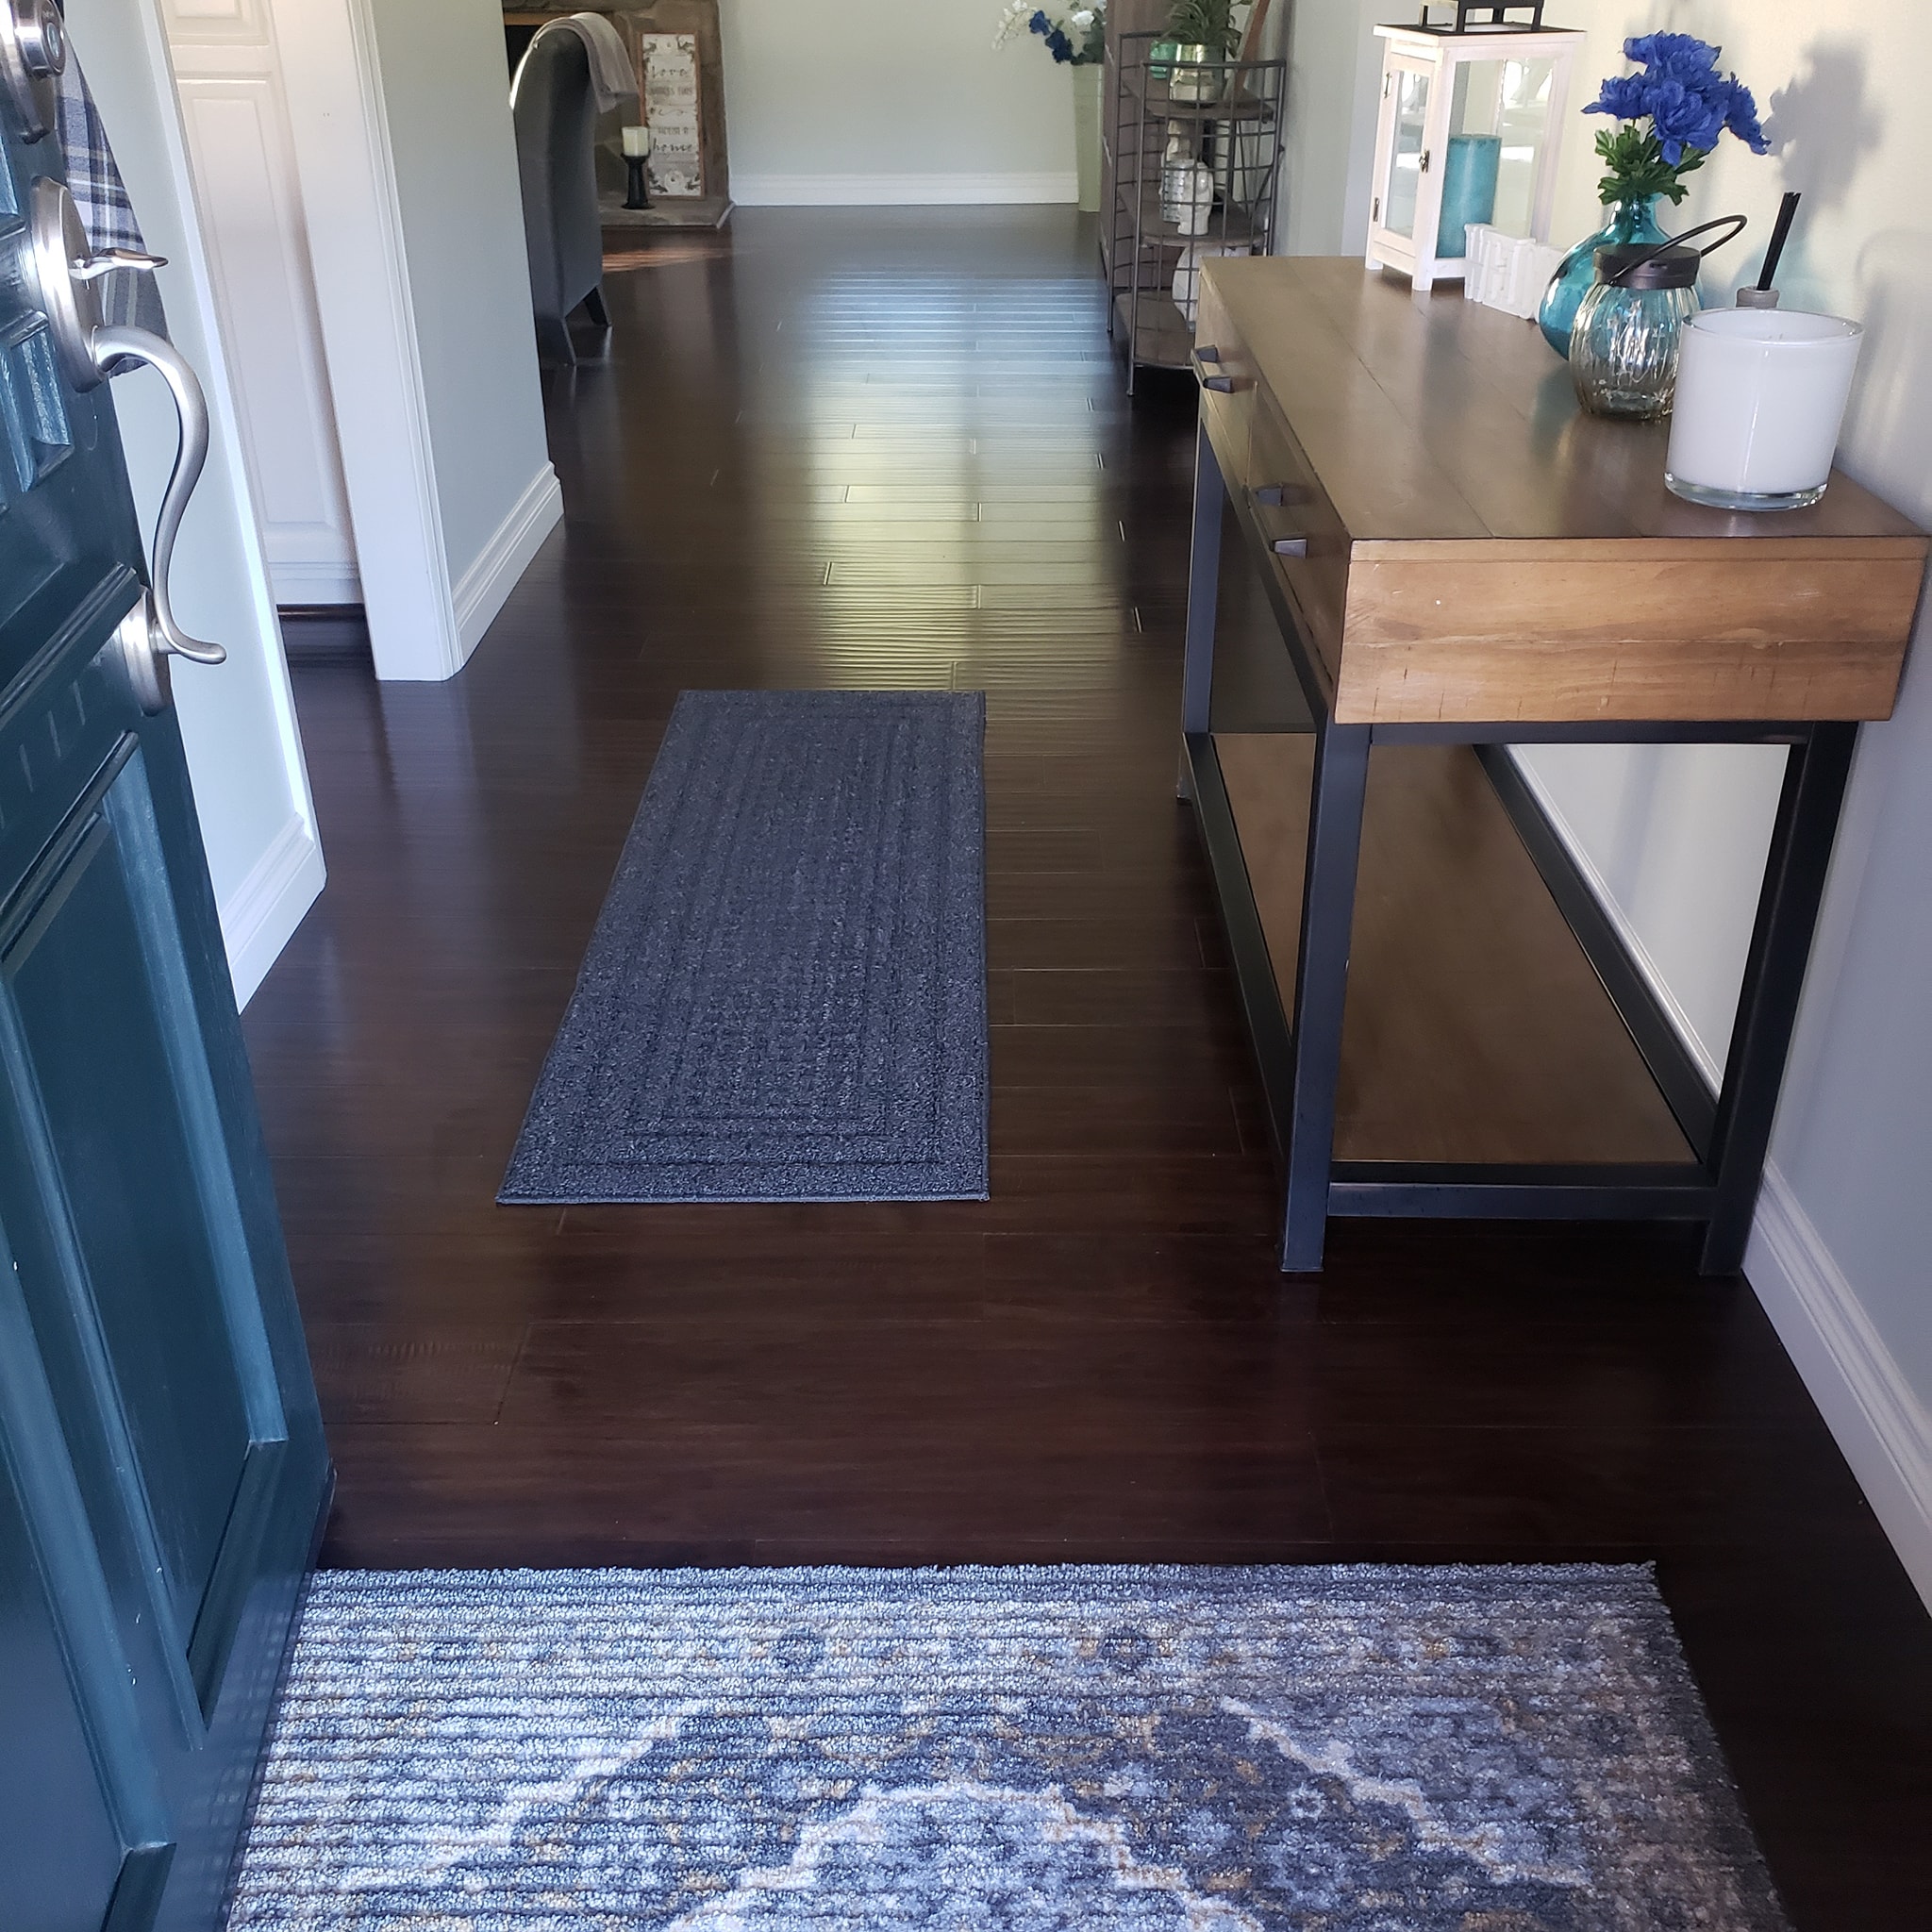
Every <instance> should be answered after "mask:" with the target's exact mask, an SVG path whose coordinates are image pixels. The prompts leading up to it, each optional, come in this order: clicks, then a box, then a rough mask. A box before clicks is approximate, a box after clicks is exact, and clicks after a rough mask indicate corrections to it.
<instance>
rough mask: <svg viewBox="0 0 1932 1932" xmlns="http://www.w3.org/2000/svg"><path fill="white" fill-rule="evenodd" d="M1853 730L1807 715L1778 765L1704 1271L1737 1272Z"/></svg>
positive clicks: (1717, 1135) (1715, 1144)
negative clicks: (1779, 780)
mask: <svg viewBox="0 0 1932 1932" xmlns="http://www.w3.org/2000/svg"><path fill="white" fill-rule="evenodd" d="M1857 738H1858V727H1857V725H1856V724H1814V725H1812V726H1811V727H1810V728H1809V730H1808V732H1807V735H1806V737H1805V738H1804V740H1803V741H1800V742H1799V743H1797V744H1795V745H1793V746H1792V747H1791V750H1790V758H1789V760H1788V762H1787V764H1786V766H1785V783H1784V791H1783V792H1782V793H1781V794H1780V796H1779V798H1778V806H1777V819H1776V822H1775V824H1774V828H1773V831H1772V835H1771V856H1770V858H1768V859H1767V860H1766V862H1765V869H1764V890H1763V891H1762V892H1761V893H1760V894H1759V896H1758V901H1757V924H1756V926H1755V927H1754V928H1753V930H1752V934H1751V951H1750V954H1749V957H1748V959H1747V961H1746V964H1745V968H1744V986H1743V990H1742V991H1741V992H1740V994H1739V997H1738V1018H1737V1024H1735V1026H1734V1027H1733V1028H1732V1032H1731V1050H1730V1053H1729V1055H1728V1057H1727V1058H1726V1061H1725V1065H1724V1091H1722V1093H1721V1094H1720V1095H1719V1096H1718V1106H1717V1119H1716V1122H1715V1124H1713V1127H1712V1129H1711V1141H1710V1157H1709V1159H1710V1168H1711V1172H1712V1174H1714V1176H1715V1178H1716V1181H1717V1203H1716V1206H1715V1208H1713V1209H1712V1212H1711V1218H1710V1225H1709V1226H1708V1228H1707V1230H1706V1232H1705V1239H1704V1257H1703V1261H1702V1264H1701V1265H1702V1270H1703V1272H1704V1273H1705V1274H1736V1273H1737V1271H1738V1270H1739V1269H1740V1268H1741V1267H1742V1266H1743V1263H1744V1244H1745V1242H1746V1241H1748V1240H1749V1239H1750V1234H1751V1215H1752V1210H1753V1208H1755V1207H1756V1205H1757V1185H1758V1181H1759V1179H1760V1178H1761V1176H1762V1173H1763V1168H1764V1158H1765V1155H1766V1153H1767V1152H1768V1151H1769V1149H1770V1146H1771V1128H1772V1121H1773V1118H1774V1115H1775V1113H1776V1110H1777V1094H1778V1086H1779V1083H1780V1082H1781V1081H1782V1080H1783V1078H1784V1071H1785V1056H1786V1053H1787V1051H1788V1050H1789V1048H1790V1042H1791V1029H1792V1027H1793V1026H1794V1025H1795V1024H1797V1018H1798V996H1799V994H1800V993H1801V992H1802V991H1803V990H1804V985H1805V968H1806V966H1807V963H1808V961H1809V959H1810V957H1811V939H1812V935H1813V933H1814V932H1815V931H1816V930H1817V926H1818V909H1819V906H1820V904H1821V903H1822V901H1823V899H1824V879H1825V874H1826V873H1827V871H1828V870H1829V868H1830V865H1831V847H1832V841H1833V840H1834V839H1835V838H1836V836H1837V834H1838V821H1839V808H1840V806H1841V805H1842V804H1843V802H1844V792H1845V782H1846V780H1847V779H1848V778H1849V776H1850V775H1851V768H1852V750H1853V747H1854V746H1855V745H1856V744H1857Z"/></svg>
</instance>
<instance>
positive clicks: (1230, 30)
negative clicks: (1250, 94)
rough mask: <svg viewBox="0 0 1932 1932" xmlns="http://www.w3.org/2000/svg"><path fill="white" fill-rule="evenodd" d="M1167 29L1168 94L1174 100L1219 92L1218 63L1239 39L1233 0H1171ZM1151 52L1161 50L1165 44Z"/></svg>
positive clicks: (1227, 56)
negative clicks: (1170, 49) (1170, 51)
mask: <svg viewBox="0 0 1932 1932" xmlns="http://www.w3.org/2000/svg"><path fill="white" fill-rule="evenodd" d="M1167 30H1168V33H1169V34H1170V35H1171V36H1172V37H1173V39H1174V42H1175V45H1174V63H1175V65H1174V75H1173V77H1172V78H1171V79H1170V81H1169V82H1168V90H1167V91H1168V93H1169V95H1170V96H1171V97H1172V98H1173V99H1174V100H1177V101H1211V100H1213V99H1214V98H1215V97H1216V95H1218V94H1219V93H1220V92H1221V79H1222V76H1221V75H1220V72H1219V64H1220V63H1221V62H1222V61H1224V60H1229V59H1232V58H1234V54H1235V51H1236V49H1237V48H1239V47H1240V45H1241V28H1240V27H1239V26H1237V25H1235V18H1234V0H1174V10H1173V12H1171V13H1170V14H1169V15H1168V17H1167ZM1154 51H1155V52H1156V53H1157V54H1163V53H1165V51H1166V48H1165V44H1164V43H1163V44H1162V45H1159V46H1157V47H1156V48H1155V49H1154ZM1190 70H1191V71H1190Z"/></svg>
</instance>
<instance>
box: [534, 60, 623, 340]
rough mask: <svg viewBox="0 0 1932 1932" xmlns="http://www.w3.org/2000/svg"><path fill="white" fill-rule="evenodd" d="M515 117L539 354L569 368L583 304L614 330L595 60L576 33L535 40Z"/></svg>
mask: <svg viewBox="0 0 1932 1932" xmlns="http://www.w3.org/2000/svg"><path fill="white" fill-rule="evenodd" d="M512 111H513V116H514V119H515V123H516V135H517V171H518V173H519V174H520V175H522V177H523V188H524V238H525V242H527V243H528V246H529V251H530V299H531V303H532V306H533V307H534V308H535V310H536V316H537V348H538V352H539V354H540V355H541V357H542V358H543V359H544V360H545V361H546V362H561V363H564V364H570V363H574V362H575V360H576V359H577V358H576V352H575V349H573V348H572V347H571V341H570V330H569V329H568V328H567V327H566V326H565V325H564V317H565V316H567V315H568V314H569V313H570V312H571V310H572V309H573V308H575V307H576V306H577V305H578V304H579V303H582V304H583V306H584V308H585V311H586V312H587V313H588V314H589V316H590V318H591V321H592V322H594V323H595V324H596V325H597V326H598V327H599V328H608V327H609V325H610V317H609V315H608V313H607V312H606V310H605V308H604V236H603V231H602V228H601V227H600V225H599V222H598V216H597V171H596V163H595V159H594V158H593V155H592V152H591V150H592V145H593V142H594V141H595V138H596V131H597V109H596V108H595V106H594V105H593V104H592V101H591V64H590V57H589V56H588V55H587V54H586V52H585V51H584V43H583V42H582V41H581V40H579V39H578V38H577V36H576V35H575V34H563V33H547V34H543V35H541V36H540V37H539V38H538V39H537V40H534V41H532V42H530V51H529V52H528V54H526V55H525V58H524V67H523V78H522V80H521V81H520V82H519V84H518V87H517V96H516V105H515V108H514V109H513V110H512Z"/></svg>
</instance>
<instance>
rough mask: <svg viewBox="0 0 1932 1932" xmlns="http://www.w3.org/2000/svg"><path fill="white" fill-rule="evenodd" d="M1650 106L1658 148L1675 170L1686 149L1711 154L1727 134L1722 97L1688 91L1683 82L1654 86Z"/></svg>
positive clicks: (1651, 90) (1656, 83)
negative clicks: (1724, 133) (1723, 135)
mask: <svg viewBox="0 0 1932 1932" xmlns="http://www.w3.org/2000/svg"><path fill="white" fill-rule="evenodd" d="M1648 106H1649V108H1650V125H1651V126H1652V127H1653V128H1654V129H1655V130H1656V133H1657V146H1658V147H1659V148H1661V149H1662V150H1663V157H1664V160H1665V161H1666V162H1667V163H1668V164H1669V165H1670V166H1671V167H1673V168H1674V167H1675V166H1676V165H1677V163H1678V162H1679V161H1681V160H1682V159H1683V158H1684V150H1685V149H1686V148H1696V149H1698V150H1699V151H1700V152H1701V153H1704V154H1708V153H1709V152H1710V150H1711V149H1712V148H1714V147H1715V146H1716V145H1717V138H1718V136H1719V135H1721V134H1722V133H1723V132H1724V100H1723V98H1722V97H1721V96H1716V95H1712V94H1708V93H1703V92H1697V91H1695V90H1693V89H1691V88H1688V87H1686V86H1685V85H1684V83H1683V82H1682V81H1680V80H1659V81H1657V82H1655V83H1653V84H1652V86H1651V89H1650V92H1649V97H1648Z"/></svg>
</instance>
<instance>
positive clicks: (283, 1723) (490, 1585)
mask: <svg viewBox="0 0 1932 1932" xmlns="http://www.w3.org/2000/svg"><path fill="white" fill-rule="evenodd" d="M1783 1924H1784V1920H1783V1918H1782V1917H1781V1915H1780V1913H1779V1910H1778V1907H1777V1904H1776V1902H1775V1899H1774V1895H1773V1892H1772V1889H1771V1885H1770V1881H1769V1879H1768V1877H1767V1875H1766V1873H1765V1870H1764V1867H1763V1864H1762V1862H1761V1861H1760V1859H1759V1858H1758V1856H1757V1852H1756V1851H1755V1849H1754V1848H1753V1845H1752V1842H1751V1839H1750V1835H1749V1832H1748V1830H1747V1829H1746V1826H1745V1824H1744V1821H1743V1818H1742V1815H1741V1812H1740V1808H1739V1805H1738V1801H1737V1798H1736V1795H1735V1794H1734V1792H1733V1790H1732V1789H1731V1787H1730V1784H1729V1782H1728V1780H1727V1778H1726V1776H1725V1774H1724V1767H1723V1764H1722V1762H1721V1760H1720V1758H1719V1755H1718V1751H1717V1746H1716V1743H1715V1741H1714V1740H1713V1738H1712V1736H1711V1732H1710V1729H1709V1726H1708V1724H1707V1721H1706V1719H1705V1716H1704V1713H1703V1710H1702V1708H1701V1707H1700V1705H1699V1703H1698V1699H1697V1694H1696V1691H1695V1690H1694V1689H1693V1687H1692V1685H1691V1678H1690V1674H1689V1673H1688V1671H1687V1670H1686V1667H1685V1664H1684V1660H1683V1657H1682V1656H1681V1654H1680V1653H1679V1651H1678V1649H1677V1645H1676V1642H1675V1640H1674V1636H1673V1634H1672V1631H1671V1626H1670V1622H1669V1618H1668V1616H1667V1615H1666V1613H1665V1610H1664V1607H1663V1605H1662V1603H1661V1602H1660V1601H1659V1599H1658V1597H1657V1591H1656V1590H1655V1588H1654V1586H1653V1584H1652V1582H1651V1579H1650V1575H1649V1573H1648V1572H1647V1571H1645V1570H1642V1569H1630V1568H1616V1569H1612V1568H1599V1567H1592V1566H1576V1567H1564V1568H1555V1569H1541V1568H1539V1569H1526V1568H1524V1569H1518V1568H1486V1569H1415V1570H1407V1569H1339V1570H1322V1569H1249V1570H1238V1569H1229V1570H1189V1569H1087V1568H1069V1569H1026V1570H949V1571H929V1570H928V1571H886V1570H789V1571H787V1570H765V1571H666V1572H656V1573H654V1572H638V1571H554V1572H541V1571H520V1572H501V1573H495V1574H489V1573H475V1572H467V1573H466V1572H457V1571H421V1572H402V1573H397V1574H381V1573H353V1572H350V1573H339V1574H323V1575H320V1576H318V1577H317V1578H316V1579H315V1581H314V1584H313V1587H312V1589H311V1591H310V1594H309V1598H308V1606H307V1608H306V1610H305V1612H304V1615H303V1621H302V1625H301V1633H300V1638H299V1641H298V1643H297V1645H296V1649H295V1653H294V1659H293V1664H292V1668H291V1677H290V1681H289V1685H288V1690H287V1694H286V1697H285V1700H284V1703H283V1706H282V1709H281V1715H280V1717H279V1720H278V1723H277V1726H276V1730H275V1737H274V1740H273V1742H272V1745H271V1750H270V1755H269V1758H268V1762H267V1767H266V1771H265V1773H264V1776H263V1781H262V1785H261V1789H260V1792H259V1795H258V1801H257V1805H256V1809H255V1814H254V1819H253V1823H252V1825H251V1827H250V1830H249V1834H248V1838H247V1840H246V1844H245V1849H244V1852H243V1856H242V1862H241V1865H240V1868H239V1874H238V1878H237V1890H236V1897H235V1902H234V1907H233V1913H232V1916H231V1918H230V1920H229V1932H324V1928H327V1932H378V1928H380V1932H404V1928H409V1932H430V1928H435V1932H499V1928H510V1927H514V1928H516V1932H592V1928H595V1932H619V1928H622V1932H670V1928H674V1927H675V1928H678V1932H701V1928H702V1932H804V1928H817V1932H829V1928H832V1927H850V1928H892V1932H900V1928H903V1932H941V1928H943V1932H964V1928H974V1932H976V1928H980V1927H997V1928H1013V1932H1048V1928H1052V1932H1129V1928H1131V1932H1155V1928H1161V1932H1170V1928H1171V1932H1257V1928H1264V1927H1266V1928H1274V1927H1284V1928H1286V1927H1293V1928H1296V1932H1309V1928H1321V1932H1532V1928H1538V1927H1549V1928H1565V1932H1583V1928H1586V1927H1588V1928H1592V1932H1597V1928H1610V1927H1617V1928H1627V1932H1661V1928H1676V1927H1691V1926H1695V1927H1698V1928H1700V1932H1741V1928H1745V1927H1750V1928H1754V1932H1757V1928H1768V1927H1779V1926H1782V1925H1783Z"/></svg>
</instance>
